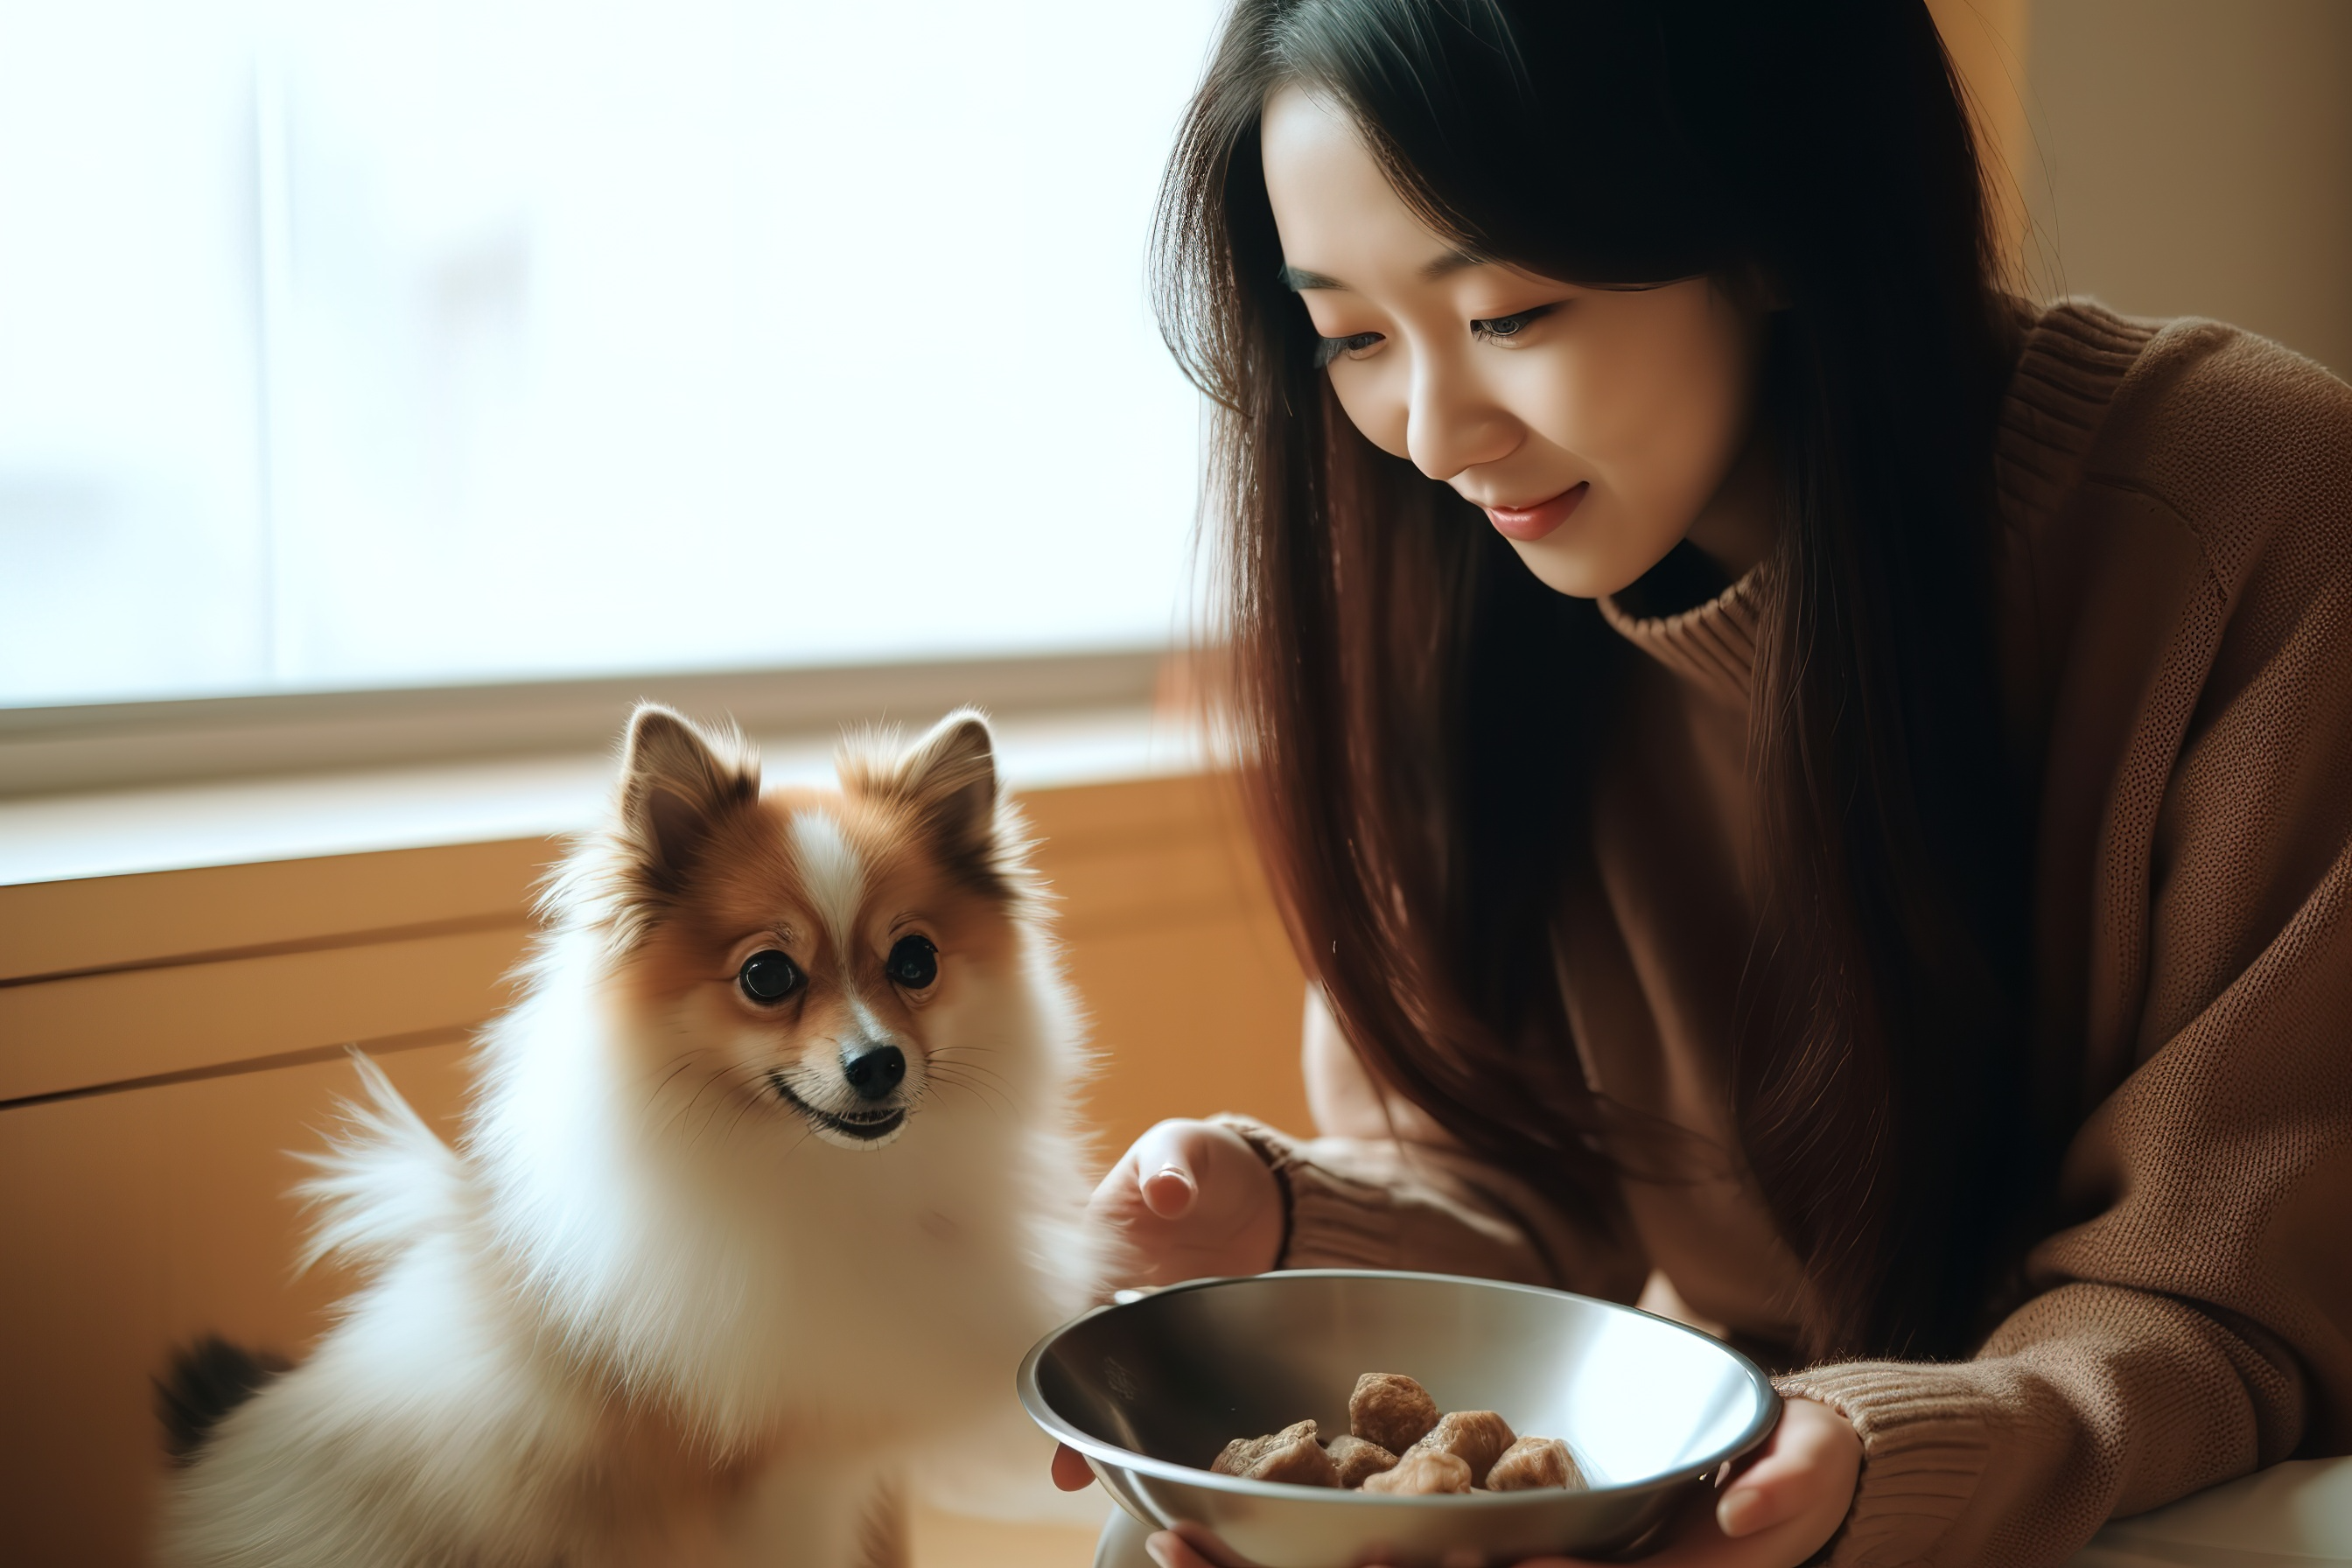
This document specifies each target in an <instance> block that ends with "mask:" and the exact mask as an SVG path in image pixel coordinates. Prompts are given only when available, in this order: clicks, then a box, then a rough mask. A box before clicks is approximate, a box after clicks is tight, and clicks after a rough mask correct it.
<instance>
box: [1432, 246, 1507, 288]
mask: <svg viewBox="0 0 2352 1568" xmlns="http://www.w3.org/2000/svg"><path fill="white" fill-rule="evenodd" d="M1491 259H1493V258H1490V257H1485V256H1475V255H1473V254H1471V253H1470V252H1469V251H1466V250H1449V251H1447V252H1446V253H1445V254H1444V255H1443V256H1441V257H1438V258H1436V259H1435V260H1433V261H1425V262H1423V263H1422V268H1421V280H1422V281H1423V282H1424V283H1434V282H1436V281H1437V280H1438V279H1441V278H1446V277H1451V276H1452V275H1453V274H1454V273H1456V272H1460V271H1462V270H1463V269H1464V268H1470V267H1484V266H1486V263H1487V262H1488V261H1489V260H1491Z"/></svg>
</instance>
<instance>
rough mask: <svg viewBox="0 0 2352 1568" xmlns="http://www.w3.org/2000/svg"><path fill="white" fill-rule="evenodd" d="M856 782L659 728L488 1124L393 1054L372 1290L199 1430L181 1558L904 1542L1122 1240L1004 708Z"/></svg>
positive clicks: (502, 1035)
mask: <svg viewBox="0 0 2352 1568" xmlns="http://www.w3.org/2000/svg"><path fill="white" fill-rule="evenodd" d="M842 773H843V784H844V787H843V790H842V791H841V792H840V793H839V794H818V793H814V792H799V793H791V792H772V793H770V794H767V795H761V793H760V791H759V789H758V785H757V774H756V764H755V763H752V762H751V760H750V759H749V758H748V756H746V755H745V754H744V753H743V752H742V751H741V749H740V747H739V746H735V745H731V744H729V743H727V742H719V741H713V740H712V739H710V738H709V737H708V736H705V735H703V734H701V733H700V732H698V731H695V730H694V729H693V728H692V727H690V726H688V725H687V724H686V723H685V722H684V721H681V720H679V719H677V717H676V716H675V715H672V714H669V713H667V712H665V711H663V710H645V711H642V712H641V713H640V714H639V715H638V717H637V719H636V720H635V722H634V723H633V725H632V728H631V733H630V738H629V742H628V745H627V755H626V759H625V763H624V768H623V781H622V785H621V789H620V791H619V794H618V798H617V800H616V803H615V806H614V817H613V822H612V824H611V825H610V826H609V827H608V829H607V830H606V831H605V832H604V833H603V834H601V835H599V836H598V837H595V838H594V839H593V840H592V841H590V842H588V843H586V844H585V845H583V847H582V848H581V849H580V851H579V852H578V853H577V854H576V855H575V856H574V857H573V858H572V860H571V861H570V862H569V863H568V864H567V866H566V868H565V869H564V871H563V872H562V875H561V877H560V878H559V879H558V880H557V882H556V883H555V885H554V891H553V892H552V893H551V897H550V900H549V909H550V911H551V920H552V923H553V929H552V931H551V935H550V936H549V938H548V939H547V940H546V942H544V943H543V944H542V946H541V949H540V951H539V952H538V954H537V956H536V957H535V958H534V960H533V961H532V963H530V967H529V969H528V972H527V974H526V977H525V978H526V990H525V995H524V999H523V1000H522V1001H521V1002H520V1004H519V1005H517V1006H516V1007H515V1008H514V1009H513V1010H512V1011H510V1012H509V1013H508V1014H507V1015H506V1016H504V1017H502V1018H500V1019H499V1021H498V1022H497V1023H496V1024H495V1025H494V1026H492V1027H491V1028H490V1029H489V1030H488V1032H487V1033H486V1035H485V1036H484V1037H483V1039H482V1041H481V1042H480V1044H479V1046H478V1051H477V1058H476V1068H477V1077H478V1082H477V1089H476V1099H475V1102H474V1105H473V1108H472V1110H471V1113H470V1115H469V1118H468V1121H467V1131H466V1134H465V1136H464V1138H463V1140H462V1141H461V1142H460V1144H459V1145H458V1147H457V1148H456V1149H452V1148H450V1147H448V1146H447V1145H446V1144H444V1143H443V1142H440V1140H438V1139H437V1138H436V1136H435V1135H434V1134H433V1133H432V1132H431V1131H429V1130H428V1129H426V1128H425V1126H424V1125H423V1124H422V1123H421V1122H420V1121H417V1119H416V1118H415V1115H414V1114H413V1113H412V1112H410V1111H409V1110H408V1109H407V1108H406V1106H405V1105H404V1104H403V1103H401V1101H400V1100H399V1098H398V1096H397V1095H396V1094H395V1093H394V1090H393V1089H392V1088H391V1086H390V1085H389V1084H388V1083H387V1082H385V1081H384V1080H383V1078H382V1076H381V1075H380V1074H379V1073H377V1072H375V1070H374V1069H373V1068H372V1067H370V1066H368V1065H367V1064H365V1063H364V1062H362V1064H361V1070H362V1073H363V1074H364V1075H365V1076H366V1078H367V1079H368V1085H369V1089H370V1097H369V1102H368V1103H367V1104H366V1105H364V1106H362V1107H360V1108H357V1109H356V1110H355V1111H354V1129H353V1133H352V1136H351V1137H350V1138H349V1139H347V1140H346V1141H345V1142H342V1143H341V1144H340V1145H338V1146H337V1147H336V1149H335V1150H334V1151H333V1152H331V1154H330V1155H328V1156H327V1157H325V1158H324V1159H322V1160H321V1161H320V1176H319V1179H318V1180H317V1181H316V1182H315V1183H313V1184H312V1185H311V1191H312V1194H313V1195H314V1196H315V1197H317V1198H318V1199H319V1200H320V1203H321V1207H322V1214H321V1222H320V1228H319V1233H318V1237H317V1240H316V1243H315V1247H314V1250H315V1251H316V1252H317V1253H320V1254H325V1253H331V1252H335V1253H341V1254H344V1255H346V1256H351V1257H354V1258H360V1259H362V1260H365V1261H366V1262H368V1263H369V1264H371V1265H372V1266H373V1268H374V1273H373V1278H372V1281H371V1283H370V1284H369V1285H368V1286H367V1287H366V1288H365V1289H362V1291H360V1292H359V1293H358V1294H356V1295H355V1296H353V1297H352V1299H351V1300H349V1301H348V1302H347V1303H346V1304H345V1307H344V1311H343V1315H342V1317H341V1321H339V1322H338V1324H337V1326H336V1327H335V1328H334V1329H333V1330H332V1331H331V1332H330V1333H329V1334H328V1335H327V1337H326V1338H325V1339H324V1341H322V1342H321V1343H320V1346H319V1347H318V1349H317V1351H316V1352H315V1353H314V1354H313V1355H312V1356H311V1358H310V1360H309V1361H308V1362H307V1363H304V1364H302V1365H301V1366H299V1367H298V1368H296V1369H294V1370H293V1371H291V1372H289V1373H285V1374H284V1375H282V1376H280V1377H278V1378H277V1379H275V1380H274V1381H272V1382H270V1383H268V1384H267V1385H266V1386H264V1387H263V1388H262V1389H261V1390H260V1392H259V1393H258V1394H257V1395H256V1396H255V1397H253V1398H252V1399H250V1400H249V1401H247V1402H246V1403H244V1404H241V1405H236V1407H235V1408H233V1409H229V1410H227V1411H226V1413H225V1414H223V1415H220V1417H219V1419H218V1421H217V1425H216V1426H214V1428H213V1429H212V1430H211V1432H210V1433H209V1435H208V1436H206V1437H205V1439H204V1441H203V1442H202V1444H201V1445H200V1446H199V1447H196V1448H195V1450H194V1454H193V1456H192V1458H191V1460H190V1462H189V1463H188V1464H187V1465H186V1467H185V1468H184V1469H183V1470H182V1471H181V1472H180V1474H179V1475H178V1476H177V1477H175V1479H174V1481H173V1488H172V1496H171V1500H170V1504H169V1507H168V1509H167V1518H166V1527H165V1535H164V1540H163V1557H164V1559H165V1561H167V1562H171V1563H188V1564H198V1563H201V1564H207V1565H210V1564H222V1565H226V1564H236V1565H239V1568H244V1565H261V1564H270V1565H278V1564H287V1565H291V1564H328V1563H335V1564H353V1565H373V1564H385V1565H390V1564H395V1563H397V1564H416V1563H435V1564H442V1563H446V1564H451V1565H457V1564H467V1565H471V1564H484V1565H488V1564H509V1563H512V1564H518V1565H521V1564H548V1565H553V1564H558V1563H561V1564H566V1565H582V1568H584V1565H589V1564H599V1563H615V1564H618V1563H680V1564H684V1563H712V1564H719V1563H777V1564H784V1563H789V1564H795V1565H799V1564H807V1565H811V1568H852V1565H859V1568H864V1565H871V1568H887V1564H890V1563H896V1562H898V1561H900V1560H901V1558H902V1555H903V1544H902V1542H903V1530H902V1527H901V1518H900V1513H899V1510H898V1502H897V1493H896V1489H895V1487H896V1481H897V1479H898V1478H899V1477H900V1476H902V1475H903V1473H904V1471H905V1468H906V1467H908V1465H909V1464H911V1463H916V1462H919V1455H920V1454H921V1453H922V1451H923V1450H925V1449H926V1448H931V1449H934V1450H936V1449H937V1448H939V1447H941V1446H943V1445H952V1444H953V1443H954V1442H956V1440H957V1439H958V1437H959V1436H960V1435H964V1434H969V1433H972V1432H975V1431H979V1430H982V1429H983V1428H984V1427H986V1426H987V1425H988V1424H989V1423H991V1422H993V1421H1000V1420H1002V1419H1003V1417H1004V1416H1005V1415H1007V1414H1008V1410H1009V1405H1010V1402H1011V1389H1012V1376H1013V1369H1014V1367H1015V1365H1016V1364H1017V1363H1018V1361H1019V1358H1020V1356H1021V1354H1022V1352H1024V1350H1025V1349H1026V1348H1027V1346H1028V1345H1029V1344H1030V1343H1032V1342H1034V1340H1035V1339H1036V1338H1038V1337H1039V1336H1040V1335H1041V1334H1042V1333H1044V1332H1045V1331H1046V1330H1047V1329H1049V1328H1050V1327H1052V1326H1053V1325H1054V1324H1055V1322H1058V1321H1061V1320H1063V1319H1065V1318H1066V1317H1068V1316H1070V1315H1071V1314H1073V1313H1075V1312H1076V1311H1077V1310H1082V1309H1083V1307H1084V1306H1085V1304H1086V1303H1087V1300H1088V1299H1089V1298H1090V1297H1091V1295H1092V1294H1093V1292H1094V1289H1095V1287H1096V1281H1097V1279H1098V1277H1099V1274H1100V1266H1099V1263H1098V1260H1097V1258H1096V1256H1095V1253H1094V1249H1093V1245H1092V1243H1091V1241H1090V1238H1089V1237H1088V1235H1087V1232H1086V1230H1085V1227H1084V1224H1083V1205H1084V1201H1085V1179H1084V1172H1083V1166H1082V1155H1081V1152H1080V1150H1079V1146H1078V1142H1077V1138H1076V1130H1075V1125H1074V1111H1073V1093H1074V1090H1075V1089H1076V1086H1077V1084H1078V1082H1079V1080H1080V1079H1081V1078H1082V1076H1083V1073H1084V1069H1085V1063H1084V1059H1083V1058H1084V1053H1083V1048H1082V1044H1081V1031H1080V1028H1079V1026H1078V1024H1077V1022H1076V1017H1075V1015H1074V1012H1073V1009H1072V1007H1071V1005H1070V1004H1069V1002H1068V999H1067V997H1066V994H1065V992H1064V990H1063V987H1062V985H1061V984H1060V981H1059V978H1058V974H1057V971H1056V965H1055V957H1054V953H1053V951H1052V948H1051V945H1050V939H1049V937H1048V935H1047V933H1046V931H1045V927H1044V922H1043V920H1042V916H1041V898H1040V895H1039V894H1038V892H1037V890H1036V889H1034V887H1032V886H1031V885H1030V883H1029V880H1028V873H1027V871H1026V868H1025V865H1024V852H1025V845H1024V844H1023V843H1022V841H1021V839H1020V837H1019V835H1020V825H1019V822H1018V819H1017V817H1016V816H1014V815H1013V813H1012V811H1011V809H1010V808H1009V807H1008V806H1006V805H1004V804H1003V802H1002V800H1001V798H1000V794H999V790H998V787H997V783H996V777H995V773H994V768H993V763H992V752H991V747H990V743H989V737H988V732H987V730H986V727H985V725H984V724H982V722H981V721H979V719H978V718H977V717H976V716H973V715H970V714H963V715H957V716H955V717H953V718H951V719H950V720H949V721H945V722H943V723H942V724H941V725H940V727H939V728H937V729H935V730H934V731H932V732H931V733H930V734H929V735H928V736H926V737H925V738H924V739H923V740H922V741H920V742H918V743H917V744H916V745H915V746H913V747H912V748H909V749H908V750H907V751H906V752H903V753H898V754H877V752H872V751H868V752H851V753H847V754H845V759H844V763H843V768H842Z"/></svg>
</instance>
